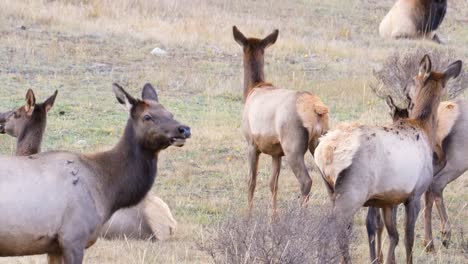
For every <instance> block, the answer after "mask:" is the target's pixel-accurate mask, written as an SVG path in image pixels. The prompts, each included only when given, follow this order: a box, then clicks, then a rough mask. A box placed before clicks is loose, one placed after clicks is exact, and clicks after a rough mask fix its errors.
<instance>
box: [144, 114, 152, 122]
mask: <svg viewBox="0 0 468 264" xmlns="http://www.w3.org/2000/svg"><path fill="white" fill-rule="evenodd" d="M143 119H144V120H145V121H150V120H152V119H153V118H152V117H151V116H150V115H145V116H144V117H143Z"/></svg>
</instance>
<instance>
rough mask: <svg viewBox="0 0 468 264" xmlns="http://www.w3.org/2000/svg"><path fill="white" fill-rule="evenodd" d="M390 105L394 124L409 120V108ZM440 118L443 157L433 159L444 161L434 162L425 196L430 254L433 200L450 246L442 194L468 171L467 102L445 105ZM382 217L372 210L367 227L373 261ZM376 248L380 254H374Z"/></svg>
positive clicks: (438, 138) (439, 141)
mask: <svg viewBox="0 0 468 264" xmlns="http://www.w3.org/2000/svg"><path fill="white" fill-rule="evenodd" d="M390 101H391V100H390ZM387 102H388V101H387ZM389 106H390V109H391V112H392V116H393V119H394V121H397V120H400V119H403V118H407V117H408V112H409V111H408V110H407V109H399V108H398V107H396V106H395V105H394V104H393V101H391V103H389ZM437 116H438V120H437V130H436V144H437V145H436V147H437V149H439V148H440V150H441V153H442V157H440V154H439V155H437V154H435V155H434V156H435V157H437V159H441V160H442V162H439V161H438V160H436V161H435V162H434V165H435V166H434V178H433V180H432V184H431V186H430V187H429V189H428V191H427V192H426V193H425V210H424V221H425V222H424V231H425V233H424V245H425V246H426V250H427V251H433V250H434V243H433V237H432V206H433V204H434V201H435V202H436V206H437V211H438V214H439V218H440V220H441V227H442V231H441V233H442V244H443V245H444V246H445V247H448V245H449V241H450V237H451V225H450V222H449V219H448V215H447V210H446V208H445V204H444V198H443V191H444V189H445V187H446V186H447V185H448V184H449V183H451V182H452V181H454V180H456V179H457V178H458V177H460V176H461V175H462V174H463V173H464V172H465V171H466V170H468V160H467V159H465V158H464V157H466V155H465V153H464V151H466V150H465V149H466V148H467V147H468V137H467V136H466V135H465V134H466V133H465V132H464V131H466V129H468V103H467V102H466V100H464V99H456V100H454V101H446V102H442V103H440V105H439V107H438V109H437ZM393 214H395V216H393V217H394V218H396V209H394V211H393ZM380 217H381V216H380V213H379V211H378V209H377V208H373V207H369V211H368V214H367V221H366V226H367V232H368V234H369V247H370V254H371V259H372V260H373V261H374V260H376V259H377V258H378V257H379V256H380V252H381V243H382V242H381V241H382V240H381V234H382V231H383V223H382V222H381V220H380ZM376 236H377V237H376ZM376 246H377V253H376V251H375V250H376ZM377 260H378V262H379V263H380V262H381V259H380V257H379V259H377Z"/></svg>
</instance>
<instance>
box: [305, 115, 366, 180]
mask: <svg viewBox="0 0 468 264" xmlns="http://www.w3.org/2000/svg"><path fill="white" fill-rule="evenodd" d="M361 127H362V125H359V124H341V125H340V126H338V127H337V128H336V129H335V130H333V131H331V132H329V133H328V134H326V135H325V136H323V137H322V138H320V144H319V145H318V147H317V148H316V150H315V153H314V157H315V162H316V164H317V166H318V167H319V168H320V170H321V171H322V173H323V175H324V177H325V179H326V181H327V182H328V183H329V184H330V186H332V187H334V186H335V183H336V180H337V179H338V175H339V174H340V172H342V171H343V170H345V169H346V168H348V167H349V166H350V165H351V163H352V161H353V158H354V155H355V154H356V153H357V151H358V150H359V146H360V143H361V140H360V138H361V135H362V131H361V129H360V128H361Z"/></svg>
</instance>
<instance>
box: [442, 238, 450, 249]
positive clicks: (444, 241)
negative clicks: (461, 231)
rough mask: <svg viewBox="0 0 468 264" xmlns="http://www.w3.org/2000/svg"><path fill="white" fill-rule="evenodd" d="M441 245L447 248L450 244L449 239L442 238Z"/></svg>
mask: <svg viewBox="0 0 468 264" xmlns="http://www.w3.org/2000/svg"><path fill="white" fill-rule="evenodd" d="M442 245H444V247H445V248H448V247H449V245H450V240H448V239H444V240H442Z"/></svg>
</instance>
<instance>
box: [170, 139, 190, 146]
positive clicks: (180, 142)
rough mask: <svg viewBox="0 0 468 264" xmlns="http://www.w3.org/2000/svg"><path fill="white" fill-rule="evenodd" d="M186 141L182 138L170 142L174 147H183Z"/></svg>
mask: <svg viewBox="0 0 468 264" xmlns="http://www.w3.org/2000/svg"><path fill="white" fill-rule="evenodd" d="M185 139H186V138H182V137H173V138H171V139H170V140H169V141H170V143H171V145H172V146H176V147H182V146H184V144H185Z"/></svg>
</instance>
